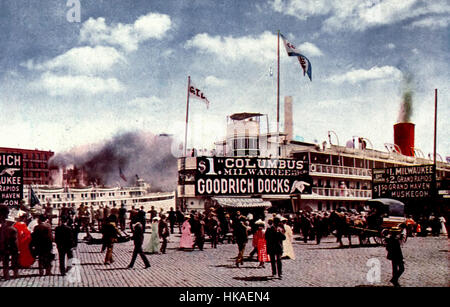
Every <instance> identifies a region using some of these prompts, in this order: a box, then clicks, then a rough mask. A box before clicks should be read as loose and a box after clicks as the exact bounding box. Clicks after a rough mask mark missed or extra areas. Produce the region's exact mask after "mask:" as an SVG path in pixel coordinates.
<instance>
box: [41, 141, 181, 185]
mask: <svg viewBox="0 0 450 307" xmlns="http://www.w3.org/2000/svg"><path fill="white" fill-rule="evenodd" d="M172 143H173V139H172V138H171V137H170V136H168V135H163V136H158V135H154V134H152V133H148V132H126V133H121V134H118V135H116V136H114V137H113V138H112V139H111V140H109V141H107V142H105V143H104V144H97V145H95V146H91V147H90V148H81V147H80V148H75V149H73V150H71V151H70V152H66V153H62V154H57V155H55V156H54V158H52V159H51V160H50V168H56V167H57V168H63V167H64V168H65V167H70V166H73V167H76V168H78V169H81V170H82V171H83V172H84V174H85V177H86V179H85V181H86V183H87V184H97V185H116V184H117V182H120V184H121V185H134V184H135V182H136V179H137V178H136V177H137V176H138V177H139V178H141V179H144V180H145V181H146V182H148V183H150V186H151V190H152V191H173V190H174V189H175V188H176V182H177V164H176V158H175V157H174V156H173V155H172V152H171V146H172ZM120 171H121V172H122V174H123V176H124V178H125V179H126V181H125V180H124V179H122V177H121V173H120ZM136 175H137V176H136Z"/></svg>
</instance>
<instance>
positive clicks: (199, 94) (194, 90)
mask: <svg viewBox="0 0 450 307" xmlns="http://www.w3.org/2000/svg"><path fill="white" fill-rule="evenodd" d="M189 97H192V98H196V99H200V100H202V101H203V102H204V103H205V104H206V108H207V109H209V100H208V98H206V96H205V94H204V93H203V91H201V90H200V89H199V88H198V87H196V86H195V85H194V84H193V83H192V81H191V82H190V85H189Z"/></svg>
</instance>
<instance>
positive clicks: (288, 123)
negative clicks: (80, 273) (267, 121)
mask: <svg viewBox="0 0 450 307" xmlns="http://www.w3.org/2000/svg"><path fill="white" fill-rule="evenodd" d="M292 118H293V117H292V96H285V97H284V132H285V133H286V140H287V141H291V140H292V137H293V135H292V134H293V122H292Z"/></svg>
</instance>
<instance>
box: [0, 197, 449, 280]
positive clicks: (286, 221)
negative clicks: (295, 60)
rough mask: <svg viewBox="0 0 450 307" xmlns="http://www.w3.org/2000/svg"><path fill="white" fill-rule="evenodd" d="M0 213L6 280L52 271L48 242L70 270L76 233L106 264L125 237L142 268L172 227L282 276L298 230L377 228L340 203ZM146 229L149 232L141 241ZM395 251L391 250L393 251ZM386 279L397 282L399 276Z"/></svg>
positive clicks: (431, 226) (432, 223) (433, 224)
mask: <svg viewBox="0 0 450 307" xmlns="http://www.w3.org/2000/svg"><path fill="white" fill-rule="evenodd" d="M0 211H1V212H0V222H1V228H0V256H1V259H0V260H1V261H2V262H3V277H4V278H5V279H9V278H10V270H12V271H13V276H14V277H18V276H19V268H28V267H31V266H32V265H33V264H34V263H35V262H36V261H37V262H38V268H39V275H44V274H45V275H51V274H52V263H53V261H54V260H55V259H56V255H55V254H54V252H53V243H55V245H56V250H57V252H58V259H59V270H60V274H61V275H63V276H64V275H65V274H66V272H67V271H68V270H70V268H71V260H72V259H73V256H74V249H76V248H77V244H78V240H79V239H78V237H79V233H80V232H84V233H86V235H85V237H84V240H85V242H86V243H88V244H89V243H91V244H93V243H96V242H97V243H101V245H102V248H101V252H105V258H104V264H105V265H110V264H112V263H113V262H114V252H113V249H114V244H115V243H118V242H124V241H129V240H132V241H133V243H134V250H133V254H132V257H131V260H130V263H129V265H128V268H133V267H134V264H135V262H136V259H137V256H138V255H139V256H140V257H141V259H142V261H143V262H144V266H145V268H149V267H150V262H149V260H148V258H147V256H146V254H149V253H150V254H154V253H158V254H165V253H166V250H167V243H168V240H169V238H170V235H173V234H175V232H176V229H177V228H178V234H179V235H181V238H180V242H179V248H180V249H184V250H194V249H197V248H198V249H199V250H200V251H203V250H204V247H205V242H207V241H209V242H210V246H211V248H217V246H218V244H236V245H237V251H238V252H237V256H236V258H235V265H236V267H239V266H241V265H242V264H243V263H244V259H245V258H247V259H253V257H254V256H255V255H256V256H257V262H258V267H259V268H265V263H267V262H270V266H271V270H272V274H273V276H275V275H278V277H279V278H281V277H282V259H284V258H288V259H295V253H294V249H293V246H292V242H293V240H294V234H298V235H299V239H301V240H302V241H303V242H305V243H307V242H308V241H310V240H313V241H314V240H315V242H316V243H317V244H320V241H321V238H323V237H326V236H329V235H331V234H333V235H335V236H336V237H337V242H340V243H342V241H341V238H340V235H342V233H339V231H340V228H339V223H344V224H345V225H352V226H356V227H369V228H372V229H376V227H379V226H380V223H381V221H380V216H379V215H377V214H375V212H372V211H369V212H357V211H353V210H344V209H342V210H341V209H338V210H334V211H299V212H296V213H295V214H287V215H280V214H277V213H272V214H269V213H268V212H267V210H265V211H264V212H263V213H262V212H259V213H255V215H254V214H252V213H248V214H247V215H244V214H241V212H240V211H238V210H229V211H227V210H225V209H224V208H223V207H212V208H208V209H207V210H205V211H203V212H196V211H191V212H188V213H183V212H181V210H179V209H178V210H174V209H173V208H170V210H168V211H167V212H164V210H162V209H160V211H159V212H158V211H157V210H156V209H155V208H154V207H151V210H149V211H147V212H146V211H145V210H144V207H140V208H135V207H134V206H133V207H132V208H131V209H130V210H127V209H126V208H125V206H124V205H122V206H120V208H117V207H116V206H112V207H111V208H110V207H109V206H104V207H103V206H100V207H99V208H97V209H96V210H94V208H92V207H86V206H83V205H80V206H79V207H78V208H75V207H74V206H72V207H66V206H63V207H62V208H61V209H60V211H59V214H58V215H54V214H53V208H51V207H50V206H47V207H44V208H42V210H36V209H35V208H34V209H30V210H25V211H22V210H19V213H20V214H17V212H16V215H15V218H14V219H12V218H11V216H10V214H9V208H8V207H7V206H4V205H1V207H0ZM55 217H58V222H57V225H56V227H55V228H53V225H52V224H53V219H54V218H55ZM381 220H382V219H381ZM406 228H407V230H408V234H409V235H411V236H414V235H426V234H427V233H428V232H429V233H431V234H433V235H439V234H440V233H442V232H443V231H445V233H446V227H445V220H443V218H442V217H438V216H434V215H433V216H431V217H429V218H424V217H421V218H419V219H417V221H415V220H413V219H412V217H408V218H407V220H406ZM147 230H148V231H149V232H151V235H150V238H149V240H148V241H147V243H146V245H145V246H144V236H145V233H146V231H147ZM93 233H100V234H101V239H98V238H97V239H94V238H93V236H92V235H93ZM129 233H131V235H130V234H129ZM250 238H251V240H252V243H251V248H252V249H251V252H250V253H249V254H248V256H247V257H246V255H244V253H245V251H246V246H247V244H248V242H249V240H250ZM392 244H393V246H396V245H395V244H394V243H392ZM391 249H392V250H397V249H398V248H397V247H394V248H391ZM400 253H401V251H400ZM394 254H395V255H397V254H398V252H397V253H394ZM397 258H398V257H397ZM397 258H395V259H397ZM66 259H68V263H67V265H66ZM393 265H394V264H393ZM401 265H402V263H401V262H400V261H396V267H397V270H396V272H397V275H398V276H399V274H400V275H401V272H402V270H403V269H402V266H401ZM399 272H400V273H399ZM398 273H399V274H398ZM393 280H394V282H395V283H398V277H397V278H394V279H393Z"/></svg>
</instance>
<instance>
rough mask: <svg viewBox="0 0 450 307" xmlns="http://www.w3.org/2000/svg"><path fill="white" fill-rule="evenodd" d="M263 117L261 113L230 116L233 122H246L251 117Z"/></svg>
mask: <svg viewBox="0 0 450 307" xmlns="http://www.w3.org/2000/svg"><path fill="white" fill-rule="evenodd" d="M256 116H263V114H261V113H234V114H232V115H231V116H230V118H231V119H232V120H244V119H247V118H250V117H256Z"/></svg>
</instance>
